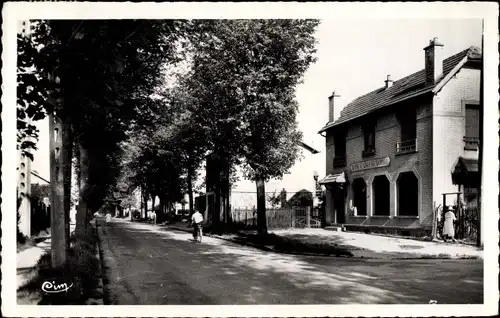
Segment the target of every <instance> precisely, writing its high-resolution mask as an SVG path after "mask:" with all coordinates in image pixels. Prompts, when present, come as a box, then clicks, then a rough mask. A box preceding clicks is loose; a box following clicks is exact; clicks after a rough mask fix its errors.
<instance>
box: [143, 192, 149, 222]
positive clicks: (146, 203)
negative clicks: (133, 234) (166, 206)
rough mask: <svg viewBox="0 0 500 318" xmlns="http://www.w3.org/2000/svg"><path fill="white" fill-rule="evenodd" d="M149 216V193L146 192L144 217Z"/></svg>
mask: <svg viewBox="0 0 500 318" xmlns="http://www.w3.org/2000/svg"><path fill="white" fill-rule="evenodd" d="M147 217H148V193H147V192H144V217H143V219H146V218H147Z"/></svg>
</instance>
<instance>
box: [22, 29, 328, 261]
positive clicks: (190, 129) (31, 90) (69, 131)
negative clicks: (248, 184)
mask: <svg viewBox="0 0 500 318" xmlns="http://www.w3.org/2000/svg"><path fill="white" fill-rule="evenodd" d="M30 25H31V27H30V28H31V30H30V32H29V36H23V35H21V34H20V35H19V37H18V50H19V51H18V141H19V143H18V144H19V147H20V148H21V150H22V151H23V154H24V155H26V156H31V150H32V149H36V143H34V142H25V140H26V139H25V137H26V136H31V137H35V138H36V137H37V131H36V128H35V127H34V126H33V125H31V124H30V120H40V119H43V118H45V117H46V116H49V117H50V123H51V191H52V192H51V201H52V202H51V205H52V219H51V220H52V244H53V246H52V262H53V265H55V266H57V265H60V264H62V263H64V261H65V258H66V256H65V255H66V254H65V253H66V252H65V251H66V249H67V248H68V244H69V227H68V219H67V215H68V213H69V206H70V193H71V186H70V185H71V183H70V181H71V167H72V164H71V163H72V162H73V163H74V167H75V170H76V172H77V179H78V184H79V186H78V187H79V200H78V211H77V225H76V234H77V235H80V234H85V233H86V232H87V231H88V229H89V220H90V219H91V214H92V213H93V212H95V211H97V210H99V209H101V208H102V207H106V206H113V205H116V204H120V203H121V204H122V205H124V204H125V205H126V204H130V200H131V199H130V196H131V193H132V192H133V191H134V190H135V189H140V190H141V197H142V198H143V199H144V202H147V199H148V198H149V197H151V198H152V199H153V207H154V203H155V202H154V200H155V198H156V197H158V198H159V199H160V206H161V207H162V209H163V210H166V209H168V207H169V206H171V204H173V203H174V202H178V201H180V200H181V198H182V197H183V195H184V194H185V193H188V194H189V197H190V200H189V202H190V210H191V211H192V210H193V206H192V204H193V191H194V189H193V184H194V181H195V180H196V179H197V176H198V173H197V171H198V170H199V168H200V167H201V166H202V163H203V162H204V161H205V160H206V158H207V156H209V157H210V158H211V159H212V162H216V163H218V164H216V165H214V166H211V167H210V170H214V171H215V173H214V174H215V175H216V176H218V177H217V178H216V182H215V184H214V192H215V193H216V206H217V207H220V200H221V197H222V198H226V199H227V197H228V196H227V193H228V191H229V189H230V182H231V177H230V176H231V172H234V170H235V168H236V167H238V166H240V167H242V168H243V171H244V177H245V178H248V179H250V180H253V181H255V182H256V188H257V192H258V202H257V210H258V226H259V232H261V233H266V232H267V226H266V218H265V194H264V193H265V188H264V183H265V181H267V180H268V179H270V178H280V177H281V176H282V175H283V174H284V173H286V172H287V171H288V170H289V169H290V167H291V166H292V165H293V163H294V162H295V160H296V159H297V158H299V155H300V151H299V146H298V141H299V140H300V138H301V133H300V132H299V131H298V129H297V121H296V115H297V112H298V105H297V102H296V99H295V93H294V92H295V87H296V86H297V84H299V83H300V80H301V78H302V76H303V74H304V72H305V71H306V70H307V68H308V66H309V65H310V64H311V63H313V62H314V57H313V55H314V53H315V48H314V45H315V39H314V37H313V34H314V31H315V28H316V26H317V25H318V21H316V20H194V21H183V20H175V21H173V20H168V21H162V20H102V21H91V20H83V21H76V20H71V21H64V20H58V21H56V20H51V21H31V23H30ZM179 62H182V63H181V64H180V65H181V66H183V67H182V68H181V71H180V72H172V71H173V70H176V65H179V64H178V63H179ZM214 171H211V172H210V173H212V172H214ZM210 173H208V174H210ZM127 201H128V203H127ZM224 206H225V208H223V209H224V210H225V212H227V208H228V202H227V200H226V202H225V204H224ZM219 215H220V214H219V212H218V211H217V212H216V213H215V214H214V216H215V218H214V222H217V221H219Z"/></svg>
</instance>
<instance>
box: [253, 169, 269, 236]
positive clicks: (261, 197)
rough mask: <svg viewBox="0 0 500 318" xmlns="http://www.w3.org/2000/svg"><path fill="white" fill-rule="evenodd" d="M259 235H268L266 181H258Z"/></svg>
mask: <svg viewBox="0 0 500 318" xmlns="http://www.w3.org/2000/svg"><path fill="white" fill-rule="evenodd" d="M255 183H256V185H257V233H258V234H259V235H265V234H267V218H266V185H265V183H264V179H257V181H256V182H255Z"/></svg>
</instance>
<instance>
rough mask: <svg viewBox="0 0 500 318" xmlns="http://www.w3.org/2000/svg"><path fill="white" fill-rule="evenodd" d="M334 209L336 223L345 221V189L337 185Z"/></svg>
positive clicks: (334, 195) (334, 193) (334, 194)
mask: <svg viewBox="0 0 500 318" xmlns="http://www.w3.org/2000/svg"><path fill="white" fill-rule="evenodd" d="M333 209H334V212H335V223H337V224H344V223H345V195H344V189H342V188H341V187H339V186H337V187H335V189H334V191H333Z"/></svg>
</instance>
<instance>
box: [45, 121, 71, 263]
mask: <svg viewBox="0 0 500 318" xmlns="http://www.w3.org/2000/svg"><path fill="white" fill-rule="evenodd" d="M49 127H50V128H49V130H50V132H49V134H50V181H51V183H50V190H51V196H50V198H51V205H50V211H51V216H50V221H51V222H50V223H51V224H50V227H51V265H52V267H59V266H63V265H64V264H65V263H66V259H67V245H68V244H67V242H66V239H67V235H66V213H65V211H64V169H63V164H64V161H63V158H64V156H63V155H62V145H63V142H62V139H63V138H62V136H61V135H62V133H64V131H63V130H62V124H61V121H60V119H59V118H57V117H56V116H53V115H50V116H49Z"/></svg>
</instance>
